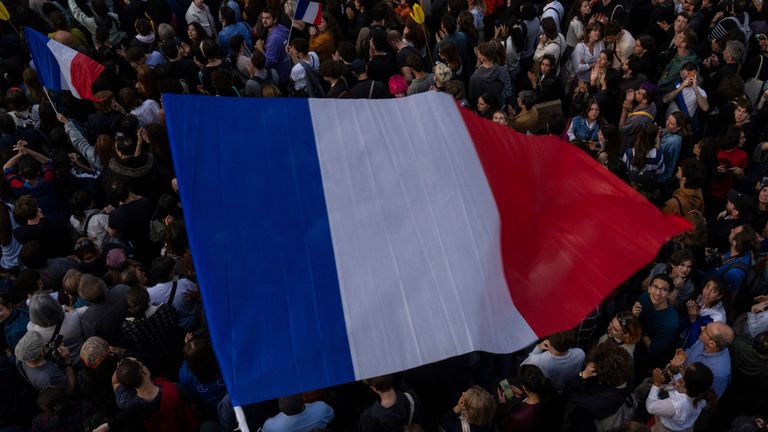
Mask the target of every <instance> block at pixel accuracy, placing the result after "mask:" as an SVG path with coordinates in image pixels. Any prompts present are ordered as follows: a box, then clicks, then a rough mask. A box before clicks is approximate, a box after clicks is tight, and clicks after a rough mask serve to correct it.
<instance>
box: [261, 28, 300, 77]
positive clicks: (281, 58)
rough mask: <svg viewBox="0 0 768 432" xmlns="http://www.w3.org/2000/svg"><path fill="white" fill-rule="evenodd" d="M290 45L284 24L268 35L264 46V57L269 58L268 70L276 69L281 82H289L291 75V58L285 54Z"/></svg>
mask: <svg viewBox="0 0 768 432" xmlns="http://www.w3.org/2000/svg"><path fill="white" fill-rule="evenodd" d="M287 44H288V29H287V28H285V26H284V25H282V24H277V25H275V27H274V28H272V30H270V31H269V34H267V42H266V44H264V57H266V58H267V62H266V64H265V66H266V68H267V69H274V70H276V71H277V75H278V76H279V77H280V82H281V83H282V82H285V81H288V78H289V77H290V75H291V68H292V67H293V65H292V64H291V58H290V57H288V53H287V52H285V46H286V45H287Z"/></svg>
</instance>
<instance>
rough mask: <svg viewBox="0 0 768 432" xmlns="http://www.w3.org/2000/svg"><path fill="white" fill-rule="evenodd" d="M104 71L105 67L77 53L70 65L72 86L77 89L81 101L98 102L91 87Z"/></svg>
mask: <svg viewBox="0 0 768 432" xmlns="http://www.w3.org/2000/svg"><path fill="white" fill-rule="evenodd" d="M103 70H104V66H102V65H101V64H99V63H97V62H96V61H94V60H93V59H91V58H90V57H88V56H86V55H85V54H82V53H77V55H75V57H74V58H72V63H71V64H70V74H71V77H72V86H74V87H75V89H76V90H77V93H78V94H79V95H80V98H81V99H90V100H92V101H95V100H96V98H95V97H94V96H93V92H92V91H91V86H92V85H93V82H94V81H96V79H97V78H98V77H99V74H101V72H102V71H103Z"/></svg>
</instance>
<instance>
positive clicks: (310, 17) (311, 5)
mask: <svg viewBox="0 0 768 432" xmlns="http://www.w3.org/2000/svg"><path fill="white" fill-rule="evenodd" d="M322 18H323V8H322V6H321V5H320V3H319V2H316V1H312V0H299V1H298V2H296V12H295V13H294V18H293V19H297V20H299V21H304V22H305V23H309V24H314V25H320V20H321V19H322Z"/></svg>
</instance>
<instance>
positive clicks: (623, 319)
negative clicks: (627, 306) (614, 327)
mask: <svg viewBox="0 0 768 432" xmlns="http://www.w3.org/2000/svg"><path fill="white" fill-rule="evenodd" d="M630 317H632V314H631V313H629V312H622V313H621V314H619V315H617V316H616V320H617V321H618V322H619V325H620V326H621V327H623V328H627V326H628V325H629V318H630Z"/></svg>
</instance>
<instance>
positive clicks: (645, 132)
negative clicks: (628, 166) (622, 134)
mask: <svg viewBox="0 0 768 432" xmlns="http://www.w3.org/2000/svg"><path fill="white" fill-rule="evenodd" d="M658 134H659V127H658V126H657V125H656V124H655V123H650V124H647V125H645V126H643V128H642V129H640V133H639V134H638V135H637V140H636V141H635V148H634V153H635V154H634V155H633V156H632V166H634V167H635V168H637V169H639V170H642V169H643V168H644V167H645V161H646V156H647V155H648V153H649V152H650V151H651V149H653V147H654V146H655V145H656V136H658Z"/></svg>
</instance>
